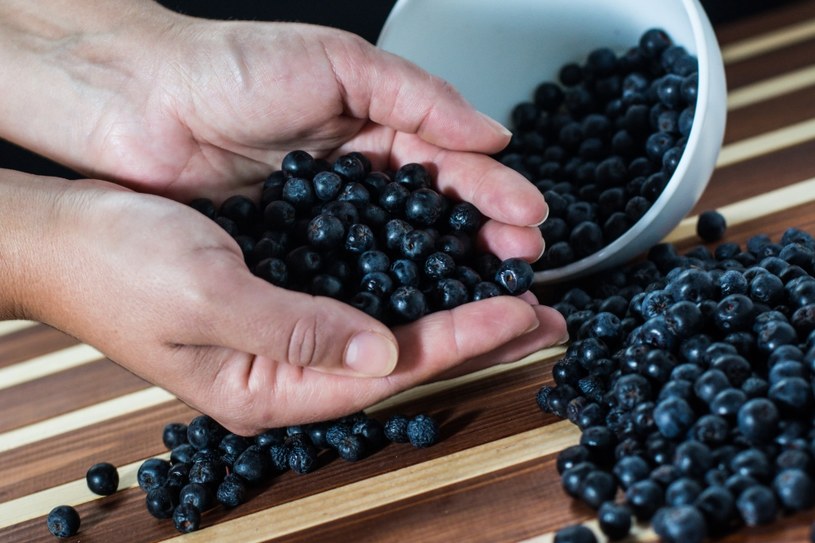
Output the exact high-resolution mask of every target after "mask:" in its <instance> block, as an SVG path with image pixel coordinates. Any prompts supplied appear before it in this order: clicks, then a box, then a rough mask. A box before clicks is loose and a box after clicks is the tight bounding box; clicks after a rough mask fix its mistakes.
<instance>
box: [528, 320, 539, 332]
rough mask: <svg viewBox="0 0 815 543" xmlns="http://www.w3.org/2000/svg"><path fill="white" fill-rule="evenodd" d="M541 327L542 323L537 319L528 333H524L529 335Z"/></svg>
mask: <svg viewBox="0 0 815 543" xmlns="http://www.w3.org/2000/svg"><path fill="white" fill-rule="evenodd" d="M540 325H541V321H539V320H538V319H535V322H533V323H532V324H531V325H530V326H529V328H527V329H526V332H524V333H525V334H528V333H529V332H534V331H535V330H537V329H538V328H540Z"/></svg>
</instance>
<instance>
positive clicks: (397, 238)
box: [190, 150, 534, 325]
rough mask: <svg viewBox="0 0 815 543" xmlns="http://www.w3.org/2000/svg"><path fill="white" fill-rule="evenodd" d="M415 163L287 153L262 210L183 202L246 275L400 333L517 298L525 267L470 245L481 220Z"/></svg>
mask: <svg viewBox="0 0 815 543" xmlns="http://www.w3.org/2000/svg"><path fill="white" fill-rule="evenodd" d="M431 181H432V179H431V176H430V174H429V173H428V171H427V169H426V168H425V167H423V166H422V165H421V164H417V163H410V164H405V165H403V166H401V167H400V168H399V169H397V170H396V171H395V172H390V173H386V172H381V171H371V163H370V161H369V160H368V158H367V157H366V156H365V155H363V154H361V153H349V154H346V155H343V156H341V157H339V158H337V159H336V160H335V161H334V162H333V163H329V162H327V161H325V160H319V159H315V158H313V157H312V156H311V155H310V154H309V153H307V152H305V151H301V150H298V151H292V152H290V153H289V154H287V155H286V156H285V157H284V159H283V162H282V164H281V169H280V170H277V171H275V172H273V173H272V174H271V175H269V177H268V178H267V179H266V181H265V182H264V184H263V192H262V196H261V199H260V202H255V201H253V200H252V199H250V198H248V197H246V196H232V197H230V198H228V199H227V200H225V201H224V202H223V203H222V204H221V205H220V206H218V207H217V208H216V206H215V205H214V204H213V202H212V201H210V200H208V199H197V200H194V201H193V202H191V203H190V205H191V206H192V207H194V208H195V209H198V210H199V211H201V212H202V213H204V214H205V215H207V216H208V217H210V218H212V219H214V220H215V221H216V222H217V223H218V224H219V225H221V227H223V228H224V229H225V230H226V231H227V232H229V233H230V234H231V235H232V236H233V237H234V238H235V240H237V242H238V244H239V245H240V247H241V250H242V251H243V254H244V257H245V260H246V263H247V265H248V266H249V267H250V269H251V270H252V272H253V273H254V274H255V275H257V276H259V277H262V278H263V279H266V280H267V281H269V282H271V283H272V284H274V285H277V286H281V287H285V288H288V289H291V290H298V291H301V292H308V293H310V294H314V295H319V296H329V297H332V298H336V299H338V300H341V301H343V302H346V303H349V304H351V305H353V306H354V307H356V308H358V309H360V310H362V311H365V312H366V313H368V314H369V315H371V316H373V317H375V318H376V319H379V320H380V321H382V322H385V323H387V324H389V325H395V324H400V323H405V322H411V321H414V320H416V319H418V318H420V317H422V316H423V315H425V314H427V313H430V312H433V311H439V310H445V309H452V308H454V307H456V306H459V305H461V304H463V303H466V302H469V301H476V300H481V299H484V298H490V297H492V296H499V295H503V294H510V295H517V294H521V293H523V292H525V291H526V290H528V289H529V287H530V286H531V284H532V281H533V279H534V272H533V270H532V267H531V265H530V264H529V263H528V262H526V261H524V260H522V259H520V258H509V259H506V260H503V261H501V260H499V259H498V257H496V256H495V255H493V254H491V253H488V252H479V251H477V250H476V248H475V247H474V245H475V235H476V233H477V232H478V230H479V229H480V228H481V225H482V222H483V217H482V215H481V213H480V212H479V211H478V209H476V207H475V206H474V205H472V204H470V203H468V202H455V201H453V200H452V199H450V198H447V197H446V196H444V195H442V194H440V193H438V192H436V191H435V190H434V189H433V188H432V187H431V184H432V183H431Z"/></svg>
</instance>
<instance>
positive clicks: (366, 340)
mask: <svg viewBox="0 0 815 543" xmlns="http://www.w3.org/2000/svg"><path fill="white" fill-rule="evenodd" d="M233 275H234V277H231V278H229V279H228V280H224V279H223V278H221V280H219V284H221V285H233V286H232V287H231V288H229V289H222V290H220V292H222V293H223V294H221V295H219V300H218V301H217V302H216V303H215V305H214V311H213V320H212V321H210V324H209V325H208V329H209V330H212V333H213V334H214V338H213V339H214V341H215V342H216V343H217V344H218V345H221V346H224V347H230V348H232V349H235V350H238V351H242V352H248V353H251V354H254V355H258V356H262V357H266V358H270V359H272V360H275V361H277V362H282V363H287V364H291V365H293V366H301V367H304V368H310V369H314V370H319V371H323V372H327V373H332V374H337V375H348V376H369V377H382V376H386V375H389V374H390V373H391V372H392V371H393V370H394V368H395V367H396V361H397V359H398V356H399V351H398V347H397V342H396V339H395V337H394V335H393V334H392V333H391V331H390V330H389V329H388V328H387V327H386V326H385V325H384V324H382V323H381V322H379V321H377V320H376V319H374V318H372V317H370V316H368V315H366V314H365V313H363V312H362V311H359V310H357V309H355V308H353V307H351V306H350V305H348V304H344V303H342V302H339V301H337V300H334V299H331V298H325V297H317V296H311V295H309V294H304V293H301V292H295V291H291V290H287V289H283V288H280V287H276V286H273V285H271V284H269V283H268V282H266V281H264V280H263V279H260V278H258V277H255V276H254V275H252V274H251V273H250V272H249V271H248V270H245V271H244V270H235V272H234V274H233ZM211 341H212V340H210V342H211Z"/></svg>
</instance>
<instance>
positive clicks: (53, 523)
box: [45, 505, 80, 537]
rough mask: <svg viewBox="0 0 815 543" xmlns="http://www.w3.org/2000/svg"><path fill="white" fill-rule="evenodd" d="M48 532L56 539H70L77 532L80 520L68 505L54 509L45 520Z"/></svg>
mask: <svg viewBox="0 0 815 543" xmlns="http://www.w3.org/2000/svg"><path fill="white" fill-rule="evenodd" d="M45 522H46V525H47V526H48V531H49V532H51V534H53V535H54V536H56V537H71V536H73V535H76V533H77V532H79V525H80V518H79V513H77V511H76V509H74V508H73V507H71V506H70V505H58V506H56V507H54V508H53V509H52V510H51V511H50V512H49V513H48V517H47V518H46V519H45Z"/></svg>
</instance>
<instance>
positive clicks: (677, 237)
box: [663, 177, 815, 243]
mask: <svg viewBox="0 0 815 543" xmlns="http://www.w3.org/2000/svg"><path fill="white" fill-rule="evenodd" d="M813 201H815V177H813V178H811V179H807V180H806V181H800V182H798V183H795V184H793V185H788V186H786V187H783V188H780V189H776V190H773V191H770V192H765V193H764V194H760V195H758V196H753V197H752V198H747V199H745V200H741V201H739V202H736V203H733V204H730V205H726V206H722V207H720V208H718V211H719V213H721V214H722V215H724V218H725V220H726V221H727V225H728V226H735V225H737V224H742V223H745V222H749V221H753V220H756V219H759V218H761V217H765V216H767V215H772V214H773V213H778V212H780V211H784V210H785V209H789V208H790V207H793V206H798V205H802V204H806V203H809V202H813ZM698 220H699V216H698V215H694V216H692V217H687V218H685V219H684V220H683V221H682V222H680V223H679V226H677V227H676V228H675V229H674V230H673V231H672V232H671V233H670V234H668V236H667V237H666V238H665V239H664V240H663V241H665V242H667V243H679V242H682V241H688V240H690V239H693V238H694V237H695V236H696V222H697V221H698Z"/></svg>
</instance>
